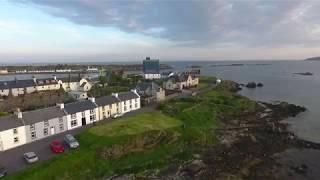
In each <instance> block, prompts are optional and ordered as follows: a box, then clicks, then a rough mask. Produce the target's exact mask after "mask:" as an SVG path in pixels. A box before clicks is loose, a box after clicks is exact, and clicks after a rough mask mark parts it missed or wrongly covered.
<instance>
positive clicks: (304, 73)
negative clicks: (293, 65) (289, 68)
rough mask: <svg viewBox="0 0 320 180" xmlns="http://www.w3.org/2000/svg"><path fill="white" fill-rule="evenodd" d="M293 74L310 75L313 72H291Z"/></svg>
mask: <svg viewBox="0 0 320 180" xmlns="http://www.w3.org/2000/svg"><path fill="white" fill-rule="evenodd" d="M293 74H298V75H301V76H312V75H313V73H311V72H303V73H293Z"/></svg>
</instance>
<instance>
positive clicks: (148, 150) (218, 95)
mask: <svg viewBox="0 0 320 180" xmlns="http://www.w3.org/2000/svg"><path fill="white" fill-rule="evenodd" d="M222 89H225V88H222ZM159 109H160V111H155V112H151V113H143V114H140V115H136V116H132V117H128V118H124V119H121V120H119V121H114V122H112V123H108V124H104V125H100V126H95V127H92V128H90V129H88V130H86V131H85V132H84V133H82V134H80V135H79V136H77V138H78V139H79V141H80V144H81V146H80V148H79V149H77V150H74V151H71V152H68V153H65V154H63V155H61V156H57V157H56V158H54V159H52V160H49V161H45V162H42V163H39V164H35V165H34V166H32V167H30V168H28V169H26V170H23V171H21V172H19V173H17V174H15V175H13V176H9V177H8V179H17V180H18V179H19V180H20V179H59V180H60V179H77V180H78V179H103V178H105V177H108V176H110V175H113V174H124V173H136V174H139V173H142V172H145V170H148V169H162V168H166V167H167V166H168V165H169V164H176V163H181V161H184V160H188V159H190V158H191V157H192V155H193V154H196V153H198V152H201V151H202V150H203V148H205V147H207V146H212V145H215V143H216V142H217V139H216V137H215V134H214V133H213V131H212V130H213V129H214V128H217V127H219V126H220V124H221V122H220V118H221V117H227V118H233V117H237V116H238V115H239V114H241V113H243V112H245V111H246V112H249V111H254V110H255V103H254V102H253V101H251V100H249V99H247V98H244V97H241V96H237V95H235V94H233V93H231V92H226V91H221V90H215V91H210V92H208V93H206V94H202V95H201V96H197V97H190V98H184V99H171V100H169V101H166V102H163V103H162V104H161V105H160V107H159ZM110 152H112V153H115V156H111V157H112V158H106V157H110V156H109V155H110ZM112 153H111V155H113V154H112ZM117 153H118V154H117Z"/></svg>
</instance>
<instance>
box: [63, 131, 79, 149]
mask: <svg viewBox="0 0 320 180" xmlns="http://www.w3.org/2000/svg"><path fill="white" fill-rule="evenodd" d="M64 141H65V142H66V144H67V145H68V146H69V147H70V148H72V149H75V148H77V147H79V142H78V141H77V140H76V138H74V137H73V136H72V135H71V134H67V135H66V136H65V137H64Z"/></svg>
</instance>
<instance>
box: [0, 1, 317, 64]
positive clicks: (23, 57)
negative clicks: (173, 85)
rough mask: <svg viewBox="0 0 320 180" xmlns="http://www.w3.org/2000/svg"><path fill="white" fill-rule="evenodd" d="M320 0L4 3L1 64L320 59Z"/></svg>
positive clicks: (0, 9) (1, 4) (1, 10)
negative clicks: (151, 60)
mask: <svg viewBox="0 0 320 180" xmlns="http://www.w3.org/2000/svg"><path fill="white" fill-rule="evenodd" d="M319 12H320V1H317V0H313V1H308V0H306V1H302V0H230V1H229V0H193V1H192V0H160V1H159V0H130V1H129V0H114V1H113V0H0V62H1V63H9V62H24V63H26V62H50V63H55V62H90V61H91V62H98V61H137V60H141V59H144V58H145V57H146V56H151V57H152V58H157V59H160V60H173V61H177V60H283V59H284V60H299V59H304V58H308V57H313V56H320V13H319Z"/></svg>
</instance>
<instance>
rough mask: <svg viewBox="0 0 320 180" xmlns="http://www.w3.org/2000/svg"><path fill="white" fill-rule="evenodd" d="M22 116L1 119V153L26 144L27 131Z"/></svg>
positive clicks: (18, 114) (16, 115)
mask: <svg viewBox="0 0 320 180" xmlns="http://www.w3.org/2000/svg"><path fill="white" fill-rule="evenodd" d="M21 114H22V113H21V112H19V113H16V114H14V115H10V116H5V117H1V118H0V123H1V126H0V151H5V150H8V149H11V148H14V147H17V146H20V145H23V144H26V129H25V126H24V122H23V119H22V115H21Z"/></svg>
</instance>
